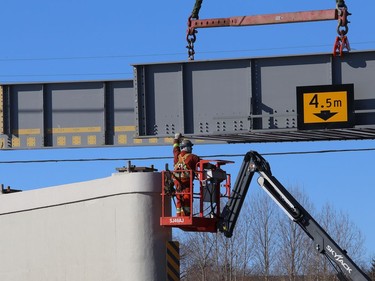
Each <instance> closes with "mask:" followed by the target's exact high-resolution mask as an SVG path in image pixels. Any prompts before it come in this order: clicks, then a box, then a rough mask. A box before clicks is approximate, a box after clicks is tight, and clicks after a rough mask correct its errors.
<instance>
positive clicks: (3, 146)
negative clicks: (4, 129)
mask: <svg viewBox="0 0 375 281" xmlns="http://www.w3.org/2000/svg"><path fill="white" fill-rule="evenodd" d="M1 148H5V139H0V149H1Z"/></svg>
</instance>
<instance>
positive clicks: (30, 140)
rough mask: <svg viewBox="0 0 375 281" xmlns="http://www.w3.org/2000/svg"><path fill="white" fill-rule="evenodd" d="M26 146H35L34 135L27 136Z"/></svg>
mask: <svg viewBox="0 0 375 281" xmlns="http://www.w3.org/2000/svg"><path fill="white" fill-rule="evenodd" d="M26 146H27V147H35V146H36V138H35V137H28V138H27V140H26Z"/></svg>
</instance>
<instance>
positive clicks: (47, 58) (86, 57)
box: [0, 41, 375, 61]
mask: <svg viewBox="0 0 375 281" xmlns="http://www.w3.org/2000/svg"><path fill="white" fill-rule="evenodd" d="M374 43H375V41H363V42H351V45H362V44H374ZM327 46H331V45H329V44H317V45H299V46H298V45H297V46H296V45H293V46H284V47H268V48H256V49H233V50H213V51H204V50H203V51H200V52H199V53H202V54H219V53H238V52H258V51H273V50H286V49H288V50H289V49H300V48H304V49H306V48H320V47H327ZM177 55H186V52H176V53H154V54H129V55H121V54H120V55H96V56H68V57H39V58H27V57H24V58H22V57H20V58H0V61H51V60H93V59H121V58H137V57H165V56H177Z"/></svg>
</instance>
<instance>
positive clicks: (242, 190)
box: [218, 151, 371, 281]
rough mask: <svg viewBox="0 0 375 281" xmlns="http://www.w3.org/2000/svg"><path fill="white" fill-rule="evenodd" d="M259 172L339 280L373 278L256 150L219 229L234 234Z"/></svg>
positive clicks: (243, 169) (246, 160) (270, 192)
mask: <svg viewBox="0 0 375 281" xmlns="http://www.w3.org/2000/svg"><path fill="white" fill-rule="evenodd" d="M255 173H258V174H259V175H260V177H259V178H258V183H259V185H260V186H261V187H262V188H263V189H264V190H265V191H266V192H267V193H268V195H269V196H270V197H271V198H272V199H273V200H274V201H275V202H276V203H277V204H278V205H279V206H280V208H281V209H282V210H283V211H284V212H285V213H286V214H287V215H288V217H289V218H290V219H291V220H292V221H294V222H295V223H297V224H298V225H299V226H300V227H301V228H302V229H303V231H304V232H305V233H306V234H307V235H308V236H309V237H310V238H311V239H312V240H313V241H314V246H315V250H316V251H318V252H319V253H320V254H322V255H324V256H325V257H326V258H328V260H329V261H330V262H331V264H332V265H333V266H334V267H335V269H336V271H337V273H338V274H337V276H338V278H339V280H353V281H365V280H367V281H370V280H371V279H370V278H369V277H368V276H367V275H366V274H365V273H364V272H363V271H362V270H361V269H360V268H359V267H358V266H357V265H356V264H355V263H354V262H353V261H352V260H351V259H350V257H349V256H348V255H347V252H346V251H345V250H343V249H341V248H340V247H339V246H338V245H337V243H336V242H335V241H334V240H333V239H332V238H331V237H330V236H329V235H328V233H327V232H326V231H325V230H324V229H323V228H322V227H321V226H320V225H319V224H318V223H317V222H316V221H315V220H314V218H313V217H312V216H311V215H310V214H309V213H308V212H307V211H306V210H305V209H304V208H303V207H302V205H301V204H300V203H298V201H297V200H296V199H295V198H294V197H293V196H292V195H291V194H290V193H289V192H288V191H287V190H286V188H285V187H284V186H283V185H282V184H281V183H280V182H279V181H278V180H277V179H276V178H275V177H274V176H273V175H272V173H271V169H270V166H269V164H268V162H267V161H266V160H265V159H264V158H263V157H262V156H261V155H260V154H259V153H257V152H255V151H249V152H248V153H247V154H246V155H245V158H244V160H243V163H242V166H241V170H240V173H239V176H238V178H237V180H236V182H235V185H234V188H233V190H232V195H231V197H230V198H229V200H228V202H227V204H226V206H225V207H224V209H223V211H222V213H221V217H220V220H219V223H218V229H219V230H220V231H221V232H223V233H224V235H225V236H226V237H231V236H232V234H233V230H234V227H235V224H236V221H237V219H238V216H239V213H240V211H241V207H242V204H243V202H244V200H245V197H246V193H247V191H248V188H249V186H250V182H251V180H252V178H253V176H254V174H255Z"/></svg>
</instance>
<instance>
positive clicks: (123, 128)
mask: <svg viewBox="0 0 375 281" xmlns="http://www.w3.org/2000/svg"><path fill="white" fill-rule="evenodd" d="M115 132H135V126H115Z"/></svg>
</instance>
